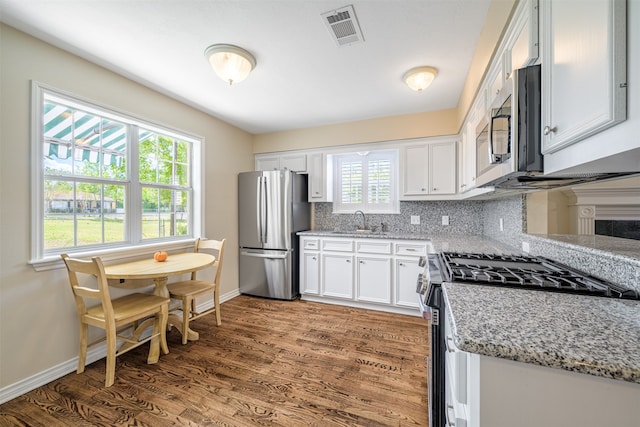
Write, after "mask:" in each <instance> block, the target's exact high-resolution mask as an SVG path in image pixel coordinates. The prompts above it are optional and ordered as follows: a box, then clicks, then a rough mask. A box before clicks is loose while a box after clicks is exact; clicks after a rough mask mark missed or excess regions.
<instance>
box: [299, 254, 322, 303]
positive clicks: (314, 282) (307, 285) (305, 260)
mask: <svg viewBox="0 0 640 427" xmlns="http://www.w3.org/2000/svg"><path fill="white" fill-rule="evenodd" d="M300 263H301V264H302V265H301V266H300V275H301V277H302V280H301V281H300V284H301V286H303V287H301V288H300V292H301V293H303V294H314V295H319V294H320V254H319V253H318V252H305V253H303V254H302V257H301V258H300Z"/></svg>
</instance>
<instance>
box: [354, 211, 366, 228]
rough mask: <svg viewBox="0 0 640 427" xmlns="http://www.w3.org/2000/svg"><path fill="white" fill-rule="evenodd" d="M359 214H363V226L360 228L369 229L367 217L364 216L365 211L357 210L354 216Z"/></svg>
mask: <svg viewBox="0 0 640 427" xmlns="http://www.w3.org/2000/svg"><path fill="white" fill-rule="evenodd" d="M358 214H362V228H359V230H366V229H367V219H366V218H365V216H364V212H362V211H360V210H358V211H355V212H354V213H353V215H354V216H357V215H358Z"/></svg>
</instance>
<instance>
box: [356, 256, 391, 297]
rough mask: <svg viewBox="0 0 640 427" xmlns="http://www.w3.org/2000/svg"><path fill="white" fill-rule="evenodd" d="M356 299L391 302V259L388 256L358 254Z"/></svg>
mask: <svg viewBox="0 0 640 427" xmlns="http://www.w3.org/2000/svg"><path fill="white" fill-rule="evenodd" d="M357 261H358V274H357V275H356V277H357V282H356V289H357V294H356V299H357V300H358V301H368V302H375V303H381V304H391V259H390V258H389V257H374V256H358V257H357Z"/></svg>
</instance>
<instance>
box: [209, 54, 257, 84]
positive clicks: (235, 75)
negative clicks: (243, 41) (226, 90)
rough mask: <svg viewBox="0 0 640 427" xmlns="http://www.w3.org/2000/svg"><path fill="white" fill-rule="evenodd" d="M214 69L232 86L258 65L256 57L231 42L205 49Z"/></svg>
mask: <svg viewBox="0 0 640 427" xmlns="http://www.w3.org/2000/svg"><path fill="white" fill-rule="evenodd" d="M204 56H205V57H206V58H207V59H208V60H209V63H210V64H211V67H212V68H213V71H215V73H216V74H217V75H218V77H220V78H221V79H222V80H224V81H225V82H227V83H229V86H231V85H232V84H234V83H240V82H241V81H243V80H244V79H246V78H247V76H248V75H249V73H250V72H251V70H253V69H254V68H255V67H256V59H255V58H254V57H253V55H251V54H250V53H249V52H247V51H246V50H244V49H243V48H241V47H238V46H234V45H231V44H214V45H211V46H209V47H208V48H206V49H205V50H204Z"/></svg>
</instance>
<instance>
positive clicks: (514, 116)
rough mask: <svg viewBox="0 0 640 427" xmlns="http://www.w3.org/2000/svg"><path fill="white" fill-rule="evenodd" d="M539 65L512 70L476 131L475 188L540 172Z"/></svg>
mask: <svg viewBox="0 0 640 427" xmlns="http://www.w3.org/2000/svg"><path fill="white" fill-rule="evenodd" d="M540 98H541V84H540V66H539V65H534V66H531V67H525V68H521V69H518V70H515V71H514V72H513V74H512V77H511V78H509V79H508V81H507V82H506V83H505V86H504V87H503V89H502V90H501V91H500V92H499V93H498V94H497V96H496V98H495V100H494V101H493V105H491V108H490V110H489V114H488V115H487V117H486V118H485V119H484V120H482V121H481V122H480V124H479V125H478V127H477V130H476V173H477V185H479V186H492V185H496V184H499V183H500V182H503V181H505V180H509V179H511V178H514V177H516V176H523V175H535V174H541V173H542V172H543V168H542V166H543V165H542V153H541V150H540V144H541V134H540V126H541V110H540Z"/></svg>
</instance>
